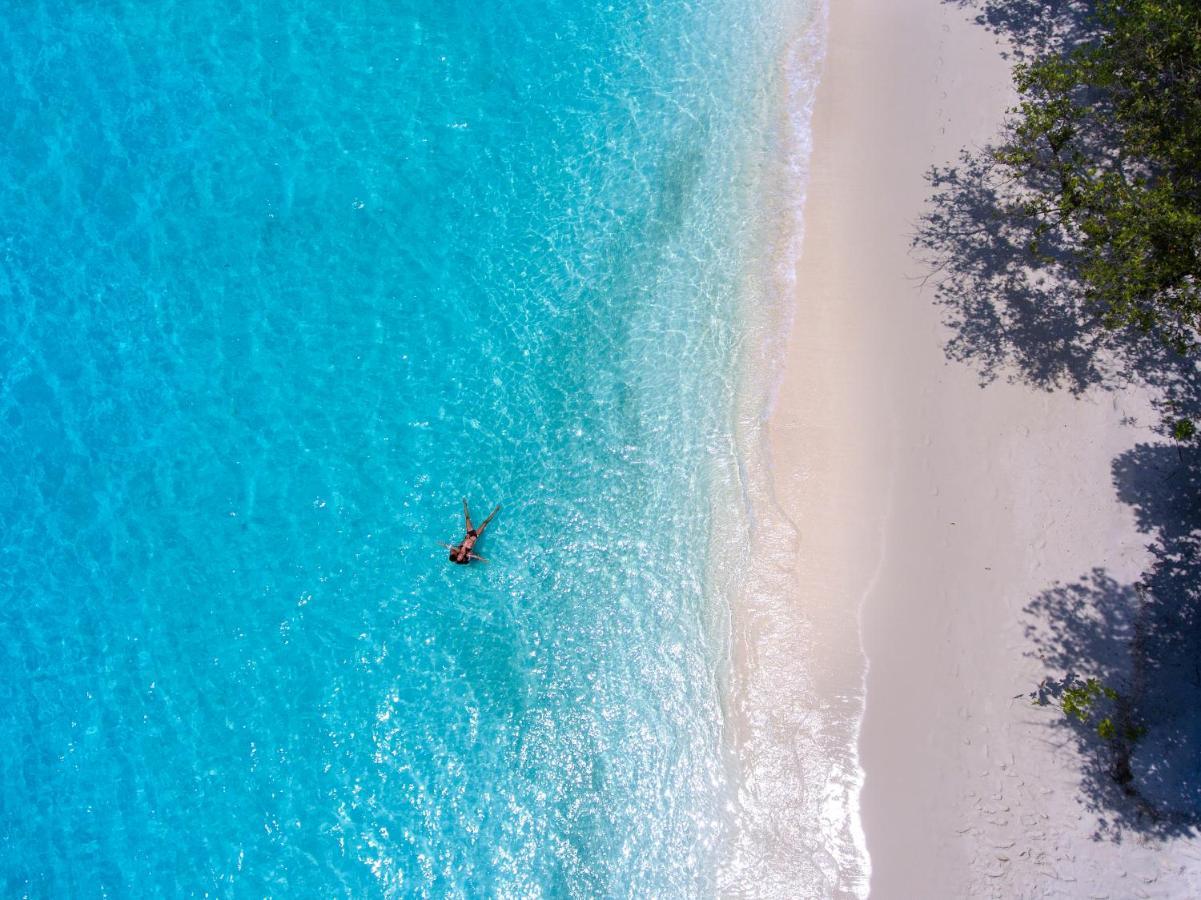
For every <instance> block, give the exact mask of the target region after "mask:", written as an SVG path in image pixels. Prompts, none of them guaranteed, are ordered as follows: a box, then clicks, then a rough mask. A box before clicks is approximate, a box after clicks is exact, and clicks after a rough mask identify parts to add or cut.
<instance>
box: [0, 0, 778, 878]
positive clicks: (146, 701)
mask: <svg viewBox="0 0 1201 900" xmlns="http://www.w3.org/2000/svg"><path fill="white" fill-rule="evenodd" d="M797 15H798V12H797V10H796V9H795V7H793V8H789V9H785V5H784V4H777V3H776V2H774V0H756V2H753V3H751V4H746V3H737V4H736V3H732V2H719V0H708V2H703V3H698V4H686V3H683V2H666V0H665V2H656V3H649V4H648V3H633V2H615V3H613V4H609V5H593V4H579V3H566V2H564V3H550V4H545V3H538V4H535V3H532V2H528V3H525V2H516V3H506V4H500V5H496V6H495V7H493V8H488V9H485V8H482V7H480V6H479V5H478V4H453V3H452V4H434V3H429V2H421V3H383V2H379V3H375V2H362V3H355V4H332V3H328V2H326V3H316V2H309V3H300V4H297V3H291V4H284V3H268V2H257V3H236V4H235V3H228V4H226V3H212V2H208V0H205V2H200V0H195V2H192V0H187V2H184V0H177V2H174V3H171V4H157V5H154V8H153V9H151V7H150V6H147V5H145V4H138V3H132V2H126V3H117V2H112V3H83V4H79V3H66V2H63V3H54V2H35V3H33V4H19V5H18V4H5V5H4V6H3V7H0V91H2V93H3V95H4V96H5V98H6V102H5V103H3V104H0V134H2V135H3V140H0V240H2V241H3V247H2V256H0V260H2V263H0V376H2V378H3V381H2V382H0V422H2V423H3V427H2V429H0V596H3V598H4V601H3V603H2V604H0V675H2V677H0V817H2V821H0V855H2V856H3V859H4V863H3V866H2V867H0V875H2V878H3V881H2V885H3V888H4V893H5V894H7V895H14V894H20V893H22V892H30V893H31V894H33V895H41V896H64V895H90V894H95V893H104V892H107V893H112V894H118V895H120V894H123V893H127V892H129V891H130V890H131V889H134V888H136V889H137V892H138V893H155V892H156V891H158V892H161V893H164V894H176V893H179V892H181V891H182V892H185V893H202V892H205V891H209V892H216V893H230V894H234V895H260V894H263V895H265V894H276V895H279V894H289V895H306V894H307V895H325V896H328V895H337V894H348V895H356V896H359V895H363V894H379V893H384V894H394V895H425V894H428V895H434V896H446V895H452V896H453V895H509V896H537V895H544V896H595V895H623V896H624V895H630V896H633V895H637V896H689V895H704V894H707V893H712V891H713V890H714V889H715V877H716V876H715V859H716V858H717V856H718V855H719V853H720V850H721V847H722V846H723V842H724V841H725V840H726V831H727V827H728V822H727V821H726V808H727V801H728V798H729V793H730V792H729V785H728V775H727V767H726V763H725V761H724V760H723V751H722V730H721V729H722V725H721V707H720V698H719V690H720V684H721V680H722V667H723V665H724V664H725V663H724V660H725V658H726V647H725V642H726V640H727V636H726V632H725V630H724V624H723V623H724V619H723V617H722V614H721V603H722V598H721V597H719V596H716V594H717V593H718V592H716V591H715V590H713V588H712V587H711V586H710V585H709V584H707V582H706V577H707V573H708V566H707V563H706V560H707V554H708V552H709V542H710V536H711V533H712V531H711V524H712V517H713V515H714V504H715V503H717V502H718V501H717V499H715V498H719V497H724V496H726V494H723V493H722V492H721V491H720V490H717V489H716V488H715V487H714V484H713V479H714V477H715V476H714V472H720V471H723V467H724V468H726V469H728V468H730V466H731V465H732V464H731V462H730V456H731V450H730V447H731V441H730V434H731V424H730V420H731V416H732V410H733V408H734V396H735V393H736V390H737V380H738V376H737V372H736V369H737V363H738V359H739V353H740V342H741V341H743V339H744V338H745V335H744V333H743V331H742V330H741V328H740V324H739V322H740V319H739V312H740V309H739V306H740V303H742V302H744V300H745V298H744V297H743V298H742V299H740V292H739V288H738V281H739V278H740V275H741V274H742V273H743V272H744V271H745V270H746V269H747V267H748V262H747V253H748V249H747V248H748V242H747V237H748V235H751V234H753V233H754V231H755V210H754V207H753V199H754V192H755V188H756V186H757V184H758V181H757V179H758V177H759V176H758V174H757V173H758V171H759V168H760V167H761V166H762V164H763V159H764V156H765V154H767V153H768V152H769V151H770V148H769V147H766V146H765V145H764V140H763V138H762V135H763V133H764V128H763V125H764V121H765V117H766V116H768V115H769V114H770V106H771V98H769V97H767V96H766V95H765V89H764V84H765V83H766V82H767V81H769V80H770V79H771V78H772V77H773V72H774V69H775V67H777V66H778V61H779V58H780V55H781V52H782V47H783V42H784V41H785V40H786V39H787V37H788V34H789V29H790V27H791V26H792V24H793V22H794V19H795V17H796V16H797ZM463 494H466V495H467V496H468V497H469V498H470V499H471V501H472V504H473V507H474V510H475V511H476V513H477V516H479V517H482V515H483V514H484V513H485V512H486V511H487V509H488V508H489V507H490V505H491V504H493V503H498V502H500V503H504V505H505V508H504V510H503V511H502V513H501V514H500V516H498V518H497V520H496V522H495V523H494V525H493V527H492V529H490V531H489V533H488V534H487V536H486V537H485V538H484V540H483V542H482V544H481V551H482V552H483V553H484V555H485V556H487V557H488V558H489V559H490V560H491V562H490V563H489V564H488V565H481V566H475V567H471V568H469V569H463V568H459V567H454V566H450V565H449V564H447V562H446V560H445V551H444V550H443V549H442V548H441V547H440V546H439V544H438V542H439V541H441V540H450V539H456V538H457V532H458V531H459V530H460V528H461V525H460V519H459V510H458V504H459V497H460V496H461V495H463ZM720 513H721V511H720V510H718V514H720Z"/></svg>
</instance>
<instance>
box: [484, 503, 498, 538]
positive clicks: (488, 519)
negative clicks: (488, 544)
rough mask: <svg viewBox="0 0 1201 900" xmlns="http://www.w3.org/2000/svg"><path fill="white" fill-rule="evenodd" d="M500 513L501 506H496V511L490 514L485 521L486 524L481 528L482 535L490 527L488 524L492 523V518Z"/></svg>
mask: <svg viewBox="0 0 1201 900" xmlns="http://www.w3.org/2000/svg"><path fill="white" fill-rule="evenodd" d="M498 512H500V504H499V503H498V504H496V509H494V510H492V512H490V513H488V518H486V519H484V524H483V525H481V526H480V534H483V533H484V529H485V528H487V527H488V523H489V522H491V521H492V517H493V516H494V515H496V514H497V513H498Z"/></svg>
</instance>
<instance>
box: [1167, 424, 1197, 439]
mask: <svg viewBox="0 0 1201 900" xmlns="http://www.w3.org/2000/svg"><path fill="white" fill-rule="evenodd" d="M1196 436H1197V423H1196V422H1194V421H1193V420H1192V419H1177V420H1176V421H1175V422H1173V423H1172V437H1173V438H1175V439H1176V440H1178V441H1180V443H1182V444H1183V443H1185V442H1186V441H1191V440H1192V439H1193V438H1195V437H1196Z"/></svg>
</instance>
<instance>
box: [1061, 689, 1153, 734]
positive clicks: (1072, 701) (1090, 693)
mask: <svg viewBox="0 0 1201 900" xmlns="http://www.w3.org/2000/svg"><path fill="white" fill-rule="evenodd" d="M1059 702H1060V707H1061V708H1062V709H1063V712H1064V715H1066V716H1067V717H1068V718H1070V719H1073V720H1075V721H1076V722H1079V723H1080V724H1081V725H1090V724H1092V723H1095V724H1092V728H1093V730H1094V731H1095V732H1096V733H1097V736H1098V737H1100V738H1101V739H1102V740H1106V741H1113V740H1117V739H1119V738H1121V739H1123V740H1124V741H1127V742H1130V743H1133V742H1134V741H1137V740H1138V739H1139V738H1140V737H1142V735H1143V731H1144V729H1142V728H1140V727H1139V726H1137V725H1135V724H1134V723H1132V722H1128V721H1125V720H1126V719H1127V716H1125V715H1123V714H1122V709H1123V705H1124V698H1123V697H1122V695H1121V694H1120V693H1118V691H1117V690H1116V689H1115V688H1112V687H1110V686H1109V685H1106V684H1103V683H1102V682H1101V681H1100V680H1099V679H1097V678H1089V679H1086V680H1080V679H1077V680H1074V681H1071V682H1069V683H1068V684H1066V685H1064V688H1063V693H1062V695H1061V696H1060V698H1059Z"/></svg>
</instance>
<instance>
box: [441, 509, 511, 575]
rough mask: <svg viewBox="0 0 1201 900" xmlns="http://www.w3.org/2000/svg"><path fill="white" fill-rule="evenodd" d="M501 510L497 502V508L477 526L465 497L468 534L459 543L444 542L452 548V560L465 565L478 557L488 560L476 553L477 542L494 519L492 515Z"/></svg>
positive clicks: (465, 517) (481, 559) (464, 515)
mask: <svg viewBox="0 0 1201 900" xmlns="http://www.w3.org/2000/svg"><path fill="white" fill-rule="evenodd" d="M498 512H500V504H499V503H498V504H496V509H494V510H492V512H490V513H489V514H488V518H486V519H484V522H483V524H482V525H480V527H479V528H476V527H475V526H474V525H472V524H471V513H469V512H468V511H467V498H466V497H464V498H463V518H464V519H465V520H466V521H467V534H466V535H464V536H463V540H462V541H460V542H459V543H457V544H443V545H442V546H444V547H446V548H447V549H448V550H450V561H451V562H452V563H458V564H459V565H460V566H465V565H467V564H468V563H469V562H471V561H472V560H473V559H478V560H479V561H480V562H487V561H488V560H486V559H484V557H482V556H479V555H477V554H475V553H474V552H472V551H473V549H474V547H475V542H476V541H478V540H479V539H480V535H481V534H483V533H484V529H485V528H487V527H488V523H489V522H491V521H492V517H493V516H494V515H496V514H497V513H498Z"/></svg>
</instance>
